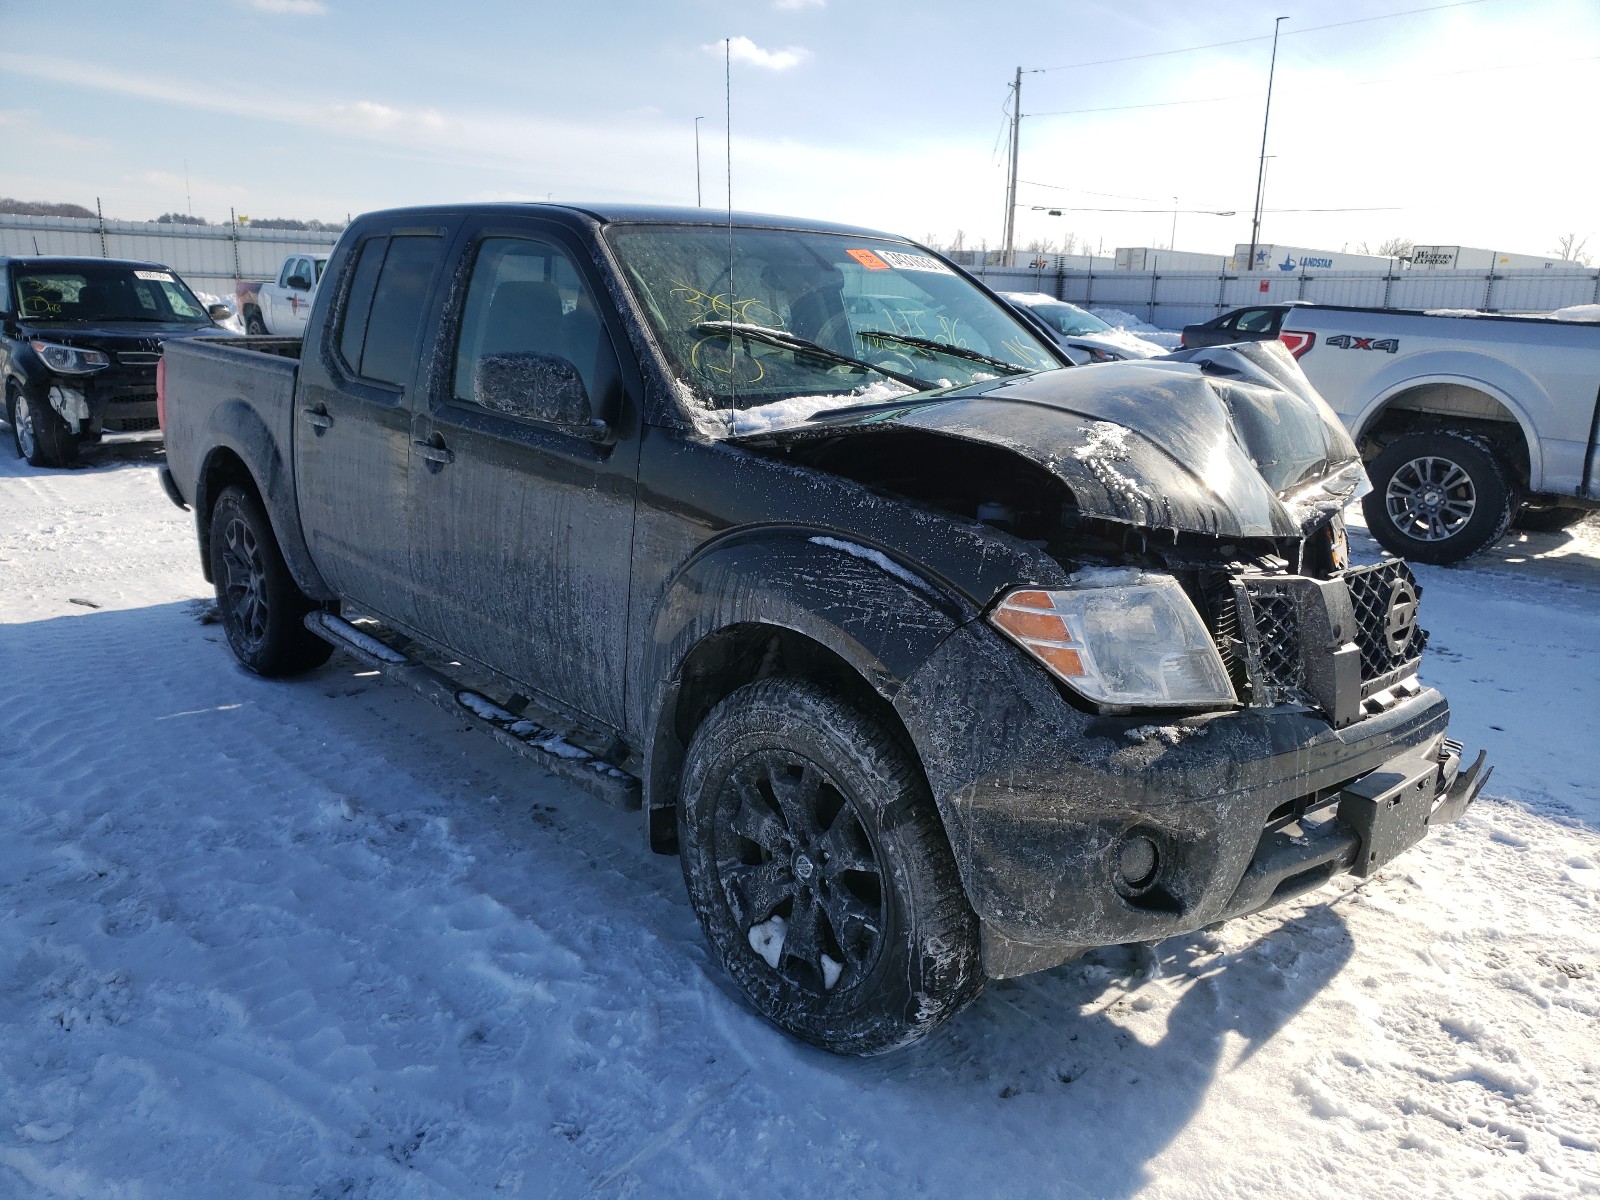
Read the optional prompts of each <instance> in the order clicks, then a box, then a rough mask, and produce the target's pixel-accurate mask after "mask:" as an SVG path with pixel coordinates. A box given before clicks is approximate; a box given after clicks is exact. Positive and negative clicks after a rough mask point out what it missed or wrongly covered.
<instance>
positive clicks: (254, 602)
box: [222, 516, 270, 651]
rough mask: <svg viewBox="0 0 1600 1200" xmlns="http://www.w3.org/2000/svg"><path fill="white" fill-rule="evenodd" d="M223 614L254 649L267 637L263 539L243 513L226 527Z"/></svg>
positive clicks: (267, 612) (224, 536) (224, 538)
mask: <svg viewBox="0 0 1600 1200" xmlns="http://www.w3.org/2000/svg"><path fill="white" fill-rule="evenodd" d="M222 544H223V551H222V570H223V574H224V576H225V578H224V579H223V581H222V591H223V595H224V597H225V598H226V601H227V602H226V603H225V604H224V605H223V606H222V612H223V618H224V619H225V620H226V621H227V622H228V624H229V625H231V626H232V627H233V630H234V632H235V633H236V634H238V636H239V639H240V641H242V642H243V643H244V644H245V646H246V647H247V648H248V649H250V650H251V651H254V650H256V649H258V648H259V647H260V646H261V644H262V643H263V642H265V641H266V638H267V618H268V616H269V615H270V610H269V609H268V607H267V596H266V586H267V582H266V581H267V569H266V563H265V561H264V559H263V558H262V554H261V543H260V542H259V541H257V540H256V535H255V531H254V530H253V529H251V528H250V526H249V524H248V523H247V522H246V521H245V520H244V519H243V518H242V517H237V516H236V517H233V518H232V519H230V520H229V521H228V524H227V526H226V527H225V528H224V529H223V531H222Z"/></svg>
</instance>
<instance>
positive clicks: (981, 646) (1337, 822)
mask: <svg viewBox="0 0 1600 1200" xmlns="http://www.w3.org/2000/svg"><path fill="white" fill-rule="evenodd" d="M996 641H997V639H996V638H995V636H994V635H992V634H990V633H989V632H988V631H987V630H985V629H983V628H982V627H980V626H973V625H969V626H966V627H964V628H963V629H961V630H959V631H957V633H956V634H954V635H953V636H952V637H951V638H950V639H948V640H947V641H946V642H945V643H944V645H943V646H941V648H940V650H939V652H938V653H936V655H935V656H934V657H933V658H932V659H930V660H929V663H928V664H927V665H926V666H925V667H924V668H923V669H922V670H921V671H919V672H918V673H917V674H916V675H915V676H913V678H912V679H910V680H908V681H907V684H906V687H905V688H904V689H903V690H902V692H901V694H900V696H899V697H897V699H896V707H897V709H898V710H899V711H900V713H901V716H902V719H903V720H905V723H906V726H907V729H908V730H909V731H910V732H911V735H912V737H913V740H915V741H916V742H917V745H918V749H919V751H920V753H921V756H922V759H923V762H924V765H925V767H926V768H927V772H928V779H929V783H930V785H931V787H932V789H933V793H934V797H935V799H936V801H937V802H938V804H939V807H940V812H941V816H942V817H943V818H944V823H945V829H946V831H947V833H948V834H949V837H950V843H951V849H952V850H953V851H954V853H955V857H956V860H957V864H958V866H959V868H960V870H961V875H962V882H963V884H964V885H965V887H966V891H967V895H968V898H969V900H970V901H971V903H972V905H973V908H974V910H975V911H976V912H977V914H978V917H979V920H980V922H981V926H982V932H983V949H984V966H985V970H986V971H987V973H988V974H990V975H991V976H995V977H1006V976H1011V975H1021V974H1026V973H1028V972H1031V971H1037V970H1042V969H1045V968H1047V967H1050V966H1054V965H1056V964H1057V963H1060V962H1062V961H1065V960H1066V959H1068V958H1070V957H1072V956H1074V955H1075V954H1077V953H1079V952H1081V951H1082V950H1084V949H1087V948H1089V947H1092V946H1104V945H1115V944H1120V943H1125V942H1134V941H1155V940H1159V939H1161V938H1166V937H1171V936H1174V935H1176V934H1181V933H1186V932H1190V931H1192V930H1194V929H1198V928H1201V927H1203V926H1205V925H1209V924H1212V923H1214V922H1216V921H1220V920H1225V919H1227V918H1230V917H1236V916H1241V915H1243V914H1245V913H1249V912H1254V911H1256V910H1258V909H1260V908H1263V907H1265V906H1267V905H1269V904H1273V903H1276V902H1278V901H1280V900H1284V899H1287V898H1288V897H1290V896H1293V895H1296V894H1299V893H1300V892H1303V891H1306V890H1308V889H1310V888H1313V887H1316V886H1318V885H1320V884H1321V883H1323V882H1325V881H1326V880H1328V879H1330V878H1332V877H1333V876H1335V875H1337V874H1341V873H1344V872H1352V871H1353V872H1355V873H1357V874H1363V875H1364V874H1368V873H1370V872H1371V871H1374V870H1376V869H1377V868H1378V867H1380V866H1382V865H1383V864H1384V863H1385V862H1388V861H1389V860H1390V859H1392V858H1393V857H1394V856H1395V855H1396V854H1398V853H1400V852H1401V851H1403V850H1404V849H1406V848H1408V847H1409V846H1411V845H1412V844H1414V843H1415V842H1416V841H1418V840H1420V839H1421V837H1422V836H1424V835H1425V833H1426V831H1427V828H1428V826H1429V825H1430V824H1439V823H1442V822H1444V821H1447V820H1454V819H1455V818H1456V817H1458V816H1460V814H1461V812H1462V811H1464V810H1465V808H1466V807H1467V805H1468V804H1470V803H1471V802H1472V800H1473V799H1474V798H1475V797H1476V796H1477V794H1478V791H1479V790H1480V789H1481V788H1482V786H1483V782H1484V780H1485V779H1487V777H1488V773H1487V771H1485V770H1484V769H1483V767H1482V758H1481V756H1480V758H1479V761H1478V762H1477V763H1475V764H1474V765H1473V767H1472V768H1470V769H1469V770H1467V771H1461V770H1460V747H1459V746H1458V745H1457V744H1456V743H1454V742H1450V741H1448V740H1447V739H1446V738H1445V728H1446V725H1447V724H1448V721H1449V706H1448V704H1447V703H1446V701H1445V699H1444V697H1443V696H1442V695H1440V694H1439V693H1438V692H1437V691H1434V690H1433V689H1431V688H1426V689H1425V688H1419V689H1416V691H1415V693H1414V694H1412V695H1410V696H1409V697H1407V698H1405V699H1403V700H1401V701H1400V702H1398V703H1396V704H1394V705H1393V706H1392V707H1390V708H1388V709H1387V710H1386V711H1383V712H1381V713H1378V714H1375V715H1371V716H1368V717H1366V718H1364V719H1362V720H1358V721H1356V722H1355V723H1353V724H1350V725H1348V726H1346V727H1344V728H1340V729H1335V728H1333V727H1332V725H1331V724H1330V723H1329V722H1328V721H1327V720H1325V719H1324V718H1323V717H1322V716H1321V715H1319V714H1318V713H1316V712H1314V711H1312V710H1310V709H1308V708H1302V707H1297V706H1284V707H1279V708H1253V709H1244V710H1241V711H1238V712H1233V713H1224V714H1215V715H1211V716H1206V717H1191V718H1184V719H1179V720H1173V719H1168V720H1166V721H1164V722H1161V723H1159V724H1157V723H1155V722H1153V721H1152V718H1151V717H1150V716H1148V715H1146V716H1144V717H1142V718H1136V717H1097V716H1092V715H1089V714H1085V713H1082V712H1080V711H1078V710H1077V709H1075V708H1073V707H1072V706H1071V705H1069V704H1067V703H1066V701H1065V700H1064V699H1063V698H1062V697H1061V695H1060V693H1059V692H1058V691H1056V690H1055V688H1054V685H1053V684H1050V683H1049V682H1048V680H1047V679H1046V678H1045V677H1044V673H1043V672H1042V671H1039V670H1038V669H1037V667H1036V666H1034V664H1032V663H1031V662H1028V661H1026V660H1024V659H1022V658H1021V657H1020V652H1016V653H1013V652H1012V651H1011V650H1010V648H1009V647H1006V646H997V645H996V644H995V642H996ZM1157 720H1159V719H1157ZM978 730H982V731H985V733H984V736H982V737H977V736H974V734H975V731H978ZM990 735H992V736H990ZM1152 863H1153V865H1152ZM1146 868H1149V869H1148V870H1146ZM1130 872H1131V873H1130Z"/></svg>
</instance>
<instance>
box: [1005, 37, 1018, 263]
mask: <svg viewBox="0 0 1600 1200" xmlns="http://www.w3.org/2000/svg"><path fill="white" fill-rule="evenodd" d="M1021 132H1022V68H1021V67H1018V68H1017V75H1016V78H1015V79H1013V80H1012V81H1011V171H1010V177H1009V179H1007V181H1006V219H1005V224H1004V225H1003V226H1002V228H1003V229H1004V231H1005V232H1004V233H1003V234H1002V236H1001V239H1000V241H1001V253H1002V254H1004V255H1005V258H1004V259H1003V260H1002V262H1003V264H1004V265H1005V266H1008V267H1009V266H1010V265H1011V251H1012V248H1013V246H1014V244H1015V241H1016V232H1017V142H1018V136H1019V134H1020V133H1021Z"/></svg>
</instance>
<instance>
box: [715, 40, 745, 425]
mask: <svg viewBox="0 0 1600 1200" xmlns="http://www.w3.org/2000/svg"><path fill="white" fill-rule="evenodd" d="M722 126H723V146H724V151H723V152H724V154H725V156H726V158H727V171H728V320H730V321H732V320H733V302H734V299H735V293H734V286H733V39H732V38H724V39H723V42H722ZM712 303H713V304H715V303H716V298H715V297H713V298H712ZM712 312H713V313H715V312H716V309H715V308H713V309H712ZM737 344H738V342H737V340H736V339H735V338H734V337H733V334H732V331H731V330H730V332H729V335H728V387H729V395H728V432H729V433H732V432H733V431H734V427H733V412H734V409H735V408H737V407H738V399H739V375H738V373H737V372H736V371H735V370H734V366H733V356H734V347H735V346H736V345H737Z"/></svg>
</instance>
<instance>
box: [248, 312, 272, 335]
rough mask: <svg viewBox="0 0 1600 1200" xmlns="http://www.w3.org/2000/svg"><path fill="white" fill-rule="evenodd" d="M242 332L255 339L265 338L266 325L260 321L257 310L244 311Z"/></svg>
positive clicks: (259, 313)
mask: <svg viewBox="0 0 1600 1200" xmlns="http://www.w3.org/2000/svg"><path fill="white" fill-rule="evenodd" d="M244 331H245V332H246V333H248V334H251V335H253V336H255V337H265V336H266V334H267V323H266V322H265V321H263V320H262V319H261V310H260V309H259V308H251V309H247V310H245V316H244Z"/></svg>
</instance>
